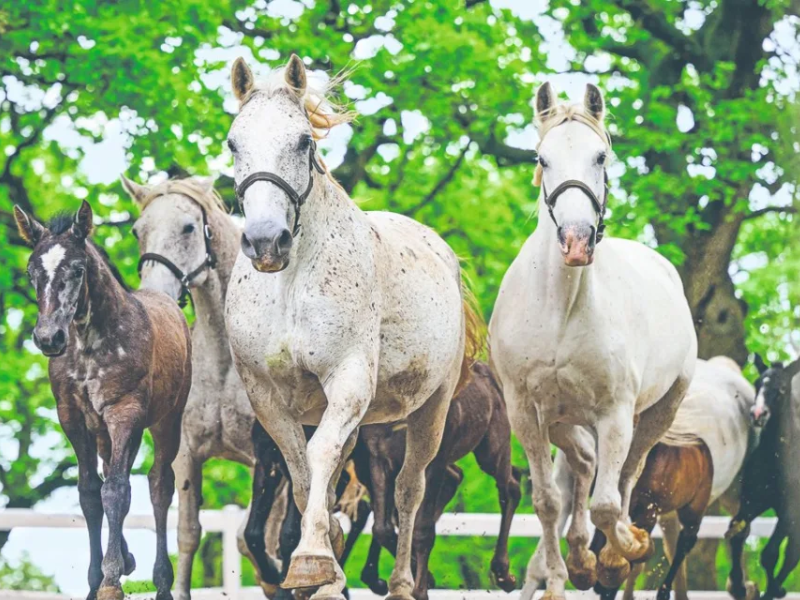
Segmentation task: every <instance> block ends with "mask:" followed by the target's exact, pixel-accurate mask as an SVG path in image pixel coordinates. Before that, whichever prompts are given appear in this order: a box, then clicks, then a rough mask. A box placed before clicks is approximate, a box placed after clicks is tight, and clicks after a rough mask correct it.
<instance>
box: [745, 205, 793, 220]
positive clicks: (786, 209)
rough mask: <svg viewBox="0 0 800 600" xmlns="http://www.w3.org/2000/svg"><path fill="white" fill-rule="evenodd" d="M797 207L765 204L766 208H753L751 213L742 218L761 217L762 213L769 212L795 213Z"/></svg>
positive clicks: (766, 213)
mask: <svg viewBox="0 0 800 600" xmlns="http://www.w3.org/2000/svg"><path fill="white" fill-rule="evenodd" d="M797 212H798V211H797V208H795V207H794V206H767V207H766V208H760V209H758V210H754V211H753V212H751V213H748V214H747V215H745V217H744V220H745V221H750V220H752V219H757V218H759V217H763V216H764V215H768V214H770V213H782V214H785V215H787V214H792V215H796V214H797Z"/></svg>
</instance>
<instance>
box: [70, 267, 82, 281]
mask: <svg viewBox="0 0 800 600" xmlns="http://www.w3.org/2000/svg"><path fill="white" fill-rule="evenodd" d="M83 273H84V270H83V267H75V268H74V269H73V270H72V278H73V279H79V278H81V277H83Z"/></svg>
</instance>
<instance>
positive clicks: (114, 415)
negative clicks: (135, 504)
mask: <svg viewBox="0 0 800 600" xmlns="http://www.w3.org/2000/svg"><path fill="white" fill-rule="evenodd" d="M133 402H134V403H135V406H136V407H137V408H138V406H139V402H138V401H136V400H134V401H133ZM130 405H131V403H130V402H127V401H125V400H123V401H121V402H119V403H117V404H115V405H113V406H112V407H110V408H109V409H107V410H106V414H105V421H106V424H107V427H108V433H109V437H110V440H111V456H110V461H109V463H108V468H107V469H106V480H105V482H103V487H102V490H101V492H100V494H101V497H102V500H103V511H104V512H105V514H106V518H107V519H108V546H107V548H106V555H105V557H104V558H103V567H102V569H103V581H102V583H101V584H100V589H99V590H98V592H97V600H123V598H124V594H123V592H122V586H121V585H120V581H119V580H120V577H122V575H123V574H125V571H126V570H127V569H126V555H127V546H126V544H125V540H124V539H123V537H122V524H123V522H124V521H125V517H126V516H127V515H128V511H129V510H130V506H131V484H130V475H131V467H132V466H133V461H134V459H135V458H136V452H137V451H138V450H139V445H140V444H141V442H142V434H143V433H144V427H143V422H144V415H143V414H141V413H140V412H139V411H138V410H137V411H135V412H134V411H131V410H130V408H131V406H130ZM126 409H127V410H126Z"/></svg>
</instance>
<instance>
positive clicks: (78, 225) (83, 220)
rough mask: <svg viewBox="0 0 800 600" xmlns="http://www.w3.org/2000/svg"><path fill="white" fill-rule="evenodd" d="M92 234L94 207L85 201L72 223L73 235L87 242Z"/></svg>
mask: <svg viewBox="0 0 800 600" xmlns="http://www.w3.org/2000/svg"><path fill="white" fill-rule="evenodd" d="M90 233H92V207H91V206H90V205H89V203H88V202H87V201H86V200H84V201H83V203H82V204H81V207H80V208H79V209H78V212H77V213H76V214H75V220H74V221H73V223H72V235H74V236H75V237H77V238H78V239H79V240H85V239H86V238H87V237H89V234H90Z"/></svg>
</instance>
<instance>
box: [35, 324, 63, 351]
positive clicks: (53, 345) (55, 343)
mask: <svg viewBox="0 0 800 600" xmlns="http://www.w3.org/2000/svg"><path fill="white" fill-rule="evenodd" d="M33 343H34V344H36V347H37V348H39V350H41V351H42V354H44V355H45V356H47V357H48V358H55V357H56V356H61V355H62V354H64V352H66V350H67V331H66V329H64V328H63V327H54V326H50V325H37V326H36V328H35V329H34V330H33Z"/></svg>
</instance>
